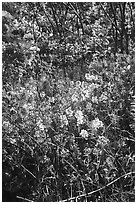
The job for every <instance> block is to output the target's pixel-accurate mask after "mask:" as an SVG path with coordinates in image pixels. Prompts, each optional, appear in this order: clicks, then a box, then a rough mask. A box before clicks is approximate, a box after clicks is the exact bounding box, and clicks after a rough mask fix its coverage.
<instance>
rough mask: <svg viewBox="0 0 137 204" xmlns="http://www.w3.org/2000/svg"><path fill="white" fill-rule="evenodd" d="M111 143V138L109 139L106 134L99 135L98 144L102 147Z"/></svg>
mask: <svg viewBox="0 0 137 204" xmlns="http://www.w3.org/2000/svg"><path fill="white" fill-rule="evenodd" d="M108 143H109V139H107V138H106V137H104V136H99V138H98V140H97V144H98V145H99V146H101V147H104V146H106V145H107V144H108Z"/></svg>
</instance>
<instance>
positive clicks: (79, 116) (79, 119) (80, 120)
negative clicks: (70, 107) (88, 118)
mask: <svg viewBox="0 0 137 204" xmlns="http://www.w3.org/2000/svg"><path fill="white" fill-rule="evenodd" d="M75 117H76V118H77V124H78V125H79V124H82V123H83V120H84V116H83V113H82V111H81V110H77V111H76V113H75Z"/></svg>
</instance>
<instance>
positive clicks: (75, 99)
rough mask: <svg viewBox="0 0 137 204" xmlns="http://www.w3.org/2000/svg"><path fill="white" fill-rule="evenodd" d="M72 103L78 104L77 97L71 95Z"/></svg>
mask: <svg viewBox="0 0 137 204" xmlns="http://www.w3.org/2000/svg"><path fill="white" fill-rule="evenodd" d="M72 101H73V102H78V97H77V95H76V94H73V95H72Z"/></svg>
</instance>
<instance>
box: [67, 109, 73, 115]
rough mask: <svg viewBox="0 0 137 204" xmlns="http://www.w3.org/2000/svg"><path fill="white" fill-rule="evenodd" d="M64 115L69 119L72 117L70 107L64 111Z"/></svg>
mask: <svg viewBox="0 0 137 204" xmlns="http://www.w3.org/2000/svg"><path fill="white" fill-rule="evenodd" d="M66 114H67V115H68V116H69V117H72V116H73V111H72V109H71V107H69V108H67V109H66Z"/></svg>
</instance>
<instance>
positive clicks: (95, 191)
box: [61, 172, 135, 202]
mask: <svg viewBox="0 0 137 204" xmlns="http://www.w3.org/2000/svg"><path fill="white" fill-rule="evenodd" d="M130 174H135V172H129V173H126V174H124V175H122V176H120V177H118V178H117V179H115V180H113V181H111V182H110V183H108V184H107V185H105V186H103V187H102V188H99V189H97V190H94V191H92V192H90V193H85V194H82V195H79V196H76V197H72V198H68V199H66V200H62V201H61V202H66V201H69V200H74V199H78V198H80V197H83V196H86V197H88V196H90V195H92V194H94V193H97V192H99V191H101V190H103V189H105V188H106V187H108V186H111V185H112V184H113V183H115V182H116V181H118V180H119V179H121V178H123V177H126V176H128V175H130Z"/></svg>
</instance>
